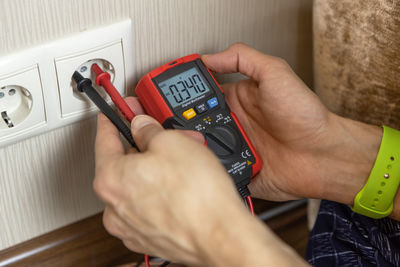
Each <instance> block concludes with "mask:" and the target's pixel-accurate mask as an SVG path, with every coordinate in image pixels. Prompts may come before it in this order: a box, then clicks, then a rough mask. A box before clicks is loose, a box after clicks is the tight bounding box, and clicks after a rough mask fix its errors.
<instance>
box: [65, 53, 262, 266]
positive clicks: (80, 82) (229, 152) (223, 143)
mask: <svg viewBox="0 0 400 267" xmlns="http://www.w3.org/2000/svg"><path fill="white" fill-rule="evenodd" d="M91 70H92V71H93V73H94V74H95V76H96V84H98V85H100V86H102V87H103V88H104V89H105V91H106V92H107V94H108V95H110V97H111V99H112V101H113V102H114V104H115V105H116V106H117V107H118V109H119V110H120V112H121V113H122V115H123V116H124V117H125V119H126V120H127V121H129V122H131V120H132V119H133V118H134V116H135V114H134V113H133V112H132V110H131V109H130V108H129V106H128V105H127V103H126V102H125V101H124V99H123V98H122V97H121V95H120V94H119V92H118V91H117V90H116V89H115V87H114V86H113V84H112V82H111V80H110V75H109V74H108V73H107V72H104V71H103V70H102V69H101V68H100V67H99V66H98V65H97V64H93V65H92V67H91ZM73 79H74V80H75V82H76V84H77V89H78V90H79V91H80V92H83V93H85V94H86V95H87V96H88V97H89V98H90V99H91V100H92V101H93V102H94V103H95V104H96V106H97V107H98V108H99V109H100V110H101V111H102V112H103V113H104V114H105V115H106V116H107V117H108V118H109V119H110V120H111V121H112V123H113V124H114V125H115V126H116V127H117V128H118V130H119V131H120V132H121V133H122V135H123V136H124V137H125V138H126V139H127V141H128V142H129V143H130V144H131V145H132V146H134V147H135V148H137V146H136V144H135V143H134V140H133V138H132V135H131V133H130V129H129V127H128V126H127V125H126V124H125V123H124V122H123V121H122V120H121V118H119V116H118V115H117V114H116V113H115V112H114V110H113V109H112V108H111V107H110V106H109V105H108V104H107V102H106V101H105V100H104V99H103V98H102V97H101V96H100V95H99V94H98V93H97V91H96V90H95V89H94V88H93V87H92V81H91V80H90V79H89V78H85V77H83V76H82V75H81V73H79V72H78V71H76V72H75V73H74V75H73ZM136 94H137V96H138V98H139V101H140V102H141V104H142V105H143V107H144V109H145V111H146V113H148V114H149V115H150V116H152V117H154V118H155V119H156V120H158V121H159V122H160V123H161V124H162V125H163V126H164V128H172V129H185V130H187V129H189V130H195V131H199V132H201V133H202V134H203V135H204V136H205V140H206V145H207V146H208V147H209V148H210V149H211V150H212V151H213V152H214V153H215V154H216V155H217V156H218V158H219V159H220V161H221V162H222V164H223V165H224V166H225V168H226V169H227V172H228V173H229V174H230V175H231V177H232V178H233V180H234V182H235V185H236V187H237V189H238V192H239V193H240V195H241V196H242V198H243V199H244V200H245V204H246V206H247V207H248V208H249V210H250V211H251V213H252V214H253V215H254V208H253V203H252V201H251V197H250V192H249V190H248V188H247V185H248V184H249V182H250V178H251V177H253V176H254V175H255V174H257V173H258V172H259V170H260V169H261V164H262V163H261V159H260V157H259V156H258V154H257V152H256V151H255V149H254V147H253V145H252V143H251V142H250V140H249V138H248V137H247V135H246V133H245V132H244V130H243V128H242V126H241V124H240V122H239V121H238V119H237V117H236V116H235V114H234V113H233V112H231V111H230V109H229V107H228V105H227V104H226V102H225V98H224V95H223V91H222V90H221V88H220V86H219V85H218V83H217V82H216V80H215V78H214V77H213V76H212V74H211V72H210V71H209V70H208V68H207V67H206V66H205V65H204V64H203V63H202V61H201V59H200V56H199V55H198V54H194V55H189V56H186V57H183V58H180V59H177V60H174V61H172V62H169V63H167V64H165V65H163V66H161V67H159V68H157V69H155V70H153V71H152V72H150V73H148V74H147V75H145V76H144V77H143V78H142V79H141V80H140V81H139V83H138V86H137V87H136ZM138 151H139V150H138ZM144 260H145V264H146V266H150V265H149V258H148V255H145V259H144ZM166 263H167V262H166ZM164 266H166V265H164Z"/></svg>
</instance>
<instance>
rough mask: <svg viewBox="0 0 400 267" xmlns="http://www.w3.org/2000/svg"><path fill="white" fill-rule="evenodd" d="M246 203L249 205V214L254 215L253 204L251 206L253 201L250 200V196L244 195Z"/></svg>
mask: <svg viewBox="0 0 400 267" xmlns="http://www.w3.org/2000/svg"><path fill="white" fill-rule="evenodd" d="M246 201H247V205H249V210H250V212H251V215H253V216H254V206H253V201H252V200H251V196H247V197H246Z"/></svg>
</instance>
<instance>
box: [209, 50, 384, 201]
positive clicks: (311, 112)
mask: <svg viewBox="0 0 400 267" xmlns="http://www.w3.org/2000/svg"><path fill="white" fill-rule="evenodd" d="M202 60H203V62H204V63H205V64H206V65H207V66H208V67H209V68H210V69H211V70H212V71H215V72H218V73H235V72H240V73H242V74H244V75H246V76H248V77H249V79H248V80H244V81H240V82H237V83H233V84H227V85H224V86H223V90H224V92H225V95H226V98H227V102H228V104H229V106H230V107H231V109H232V111H233V112H235V113H236V114H237V116H238V118H239V120H240V122H241V123H242V124H243V127H244V129H245V130H246V132H247V133H248V135H249V137H250V139H251V140H252V142H253V143H254V145H255V148H256V150H257V151H258V153H259V154H260V156H261V158H262V159H263V168H262V170H261V173H260V174H259V175H258V176H257V177H256V178H255V179H253V181H252V182H251V184H250V186H249V188H250V191H251V193H252V195H254V196H256V197H259V198H264V199H270V200H287V199H293V198H300V197H310V198H325V199H330V200H335V201H338V202H342V203H346V204H351V203H352V201H353V199H354V196H355V195H356V193H357V192H358V191H359V190H360V189H361V188H362V186H363V185H364V183H365V181H366V179H367V178H368V175H369V172H370V170H371V168H372V166H373V164H374V160H375V157H376V155H377V152H378V149H379V144H380V137H381V130H380V129H379V128H378V127H375V126H370V125H366V124H362V123H358V122H355V121H351V120H347V119H344V118H341V117H339V116H336V115H334V114H333V113H331V112H329V111H328V110H327V109H326V108H325V106H324V105H323V104H322V103H321V101H320V100H319V98H318V97H317V96H316V95H315V94H314V93H313V92H312V91H311V90H310V89H309V88H308V87H307V86H306V85H305V84H304V83H303V82H302V81H301V80H300V79H299V78H298V77H297V76H296V75H295V74H294V73H293V71H292V70H291V68H290V67H289V65H288V64H287V63H286V62H284V61H283V60H281V59H279V58H275V57H272V56H268V55H265V54H262V53H260V52H258V51H256V50H254V49H252V48H250V47H248V46H246V45H243V44H235V45H233V46H231V47H230V48H228V49H227V50H225V51H223V52H221V53H218V54H215V55H206V56H203V57H202Z"/></svg>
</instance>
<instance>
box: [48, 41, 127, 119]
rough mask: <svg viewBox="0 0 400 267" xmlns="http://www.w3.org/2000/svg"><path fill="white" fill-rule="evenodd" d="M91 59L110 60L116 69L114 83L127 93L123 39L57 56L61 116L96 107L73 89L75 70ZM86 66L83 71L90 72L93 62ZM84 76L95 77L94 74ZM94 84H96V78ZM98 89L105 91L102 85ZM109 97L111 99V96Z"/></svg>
mask: <svg viewBox="0 0 400 267" xmlns="http://www.w3.org/2000/svg"><path fill="white" fill-rule="evenodd" d="M89 60H93V61H94V62H96V63H99V61H100V62H101V60H105V61H107V62H109V63H110V64H111V65H112V67H113V70H114V77H113V78H114V79H113V84H114V86H115V88H117V90H118V91H119V92H120V93H121V95H123V96H124V95H125V88H126V83H125V66H124V54H123V48H122V40H118V41H116V42H114V43H111V44H107V45H104V46H101V47H96V48H94V49H91V50H89V51H82V52H80V53H77V54H73V55H68V56H66V57H62V58H57V59H55V65H56V71H57V77H58V91H59V94H60V101H61V116H62V117H63V118H64V117H68V116H74V115H76V114H79V113H82V112H86V111H88V110H91V109H95V108H96V107H95V106H94V105H93V104H92V102H91V101H90V100H89V99H87V98H86V96H85V95H82V96H77V94H81V93H79V92H76V88H75V89H73V84H74V83H73V81H72V79H71V78H72V74H73V73H74V71H75V70H77V69H78V68H79V67H80V66H82V64H84V63H86V62H88V61H89ZM90 62H92V61H90ZM84 66H85V67H87V69H86V70H85V71H83V73H88V74H90V73H91V70H90V66H91V64H84ZM100 67H102V66H100ZM84 76H86V77H93V75H84ZM93 85H95V83H94V79H93ZM96 89H98V91H99V92H101V91H103V90H102V89H101V88H100V87H97V88H96ZM74 90H75V92H74ZM103 95H104V94H103ZM107 99H108V100H109V98H107Z"/></svg>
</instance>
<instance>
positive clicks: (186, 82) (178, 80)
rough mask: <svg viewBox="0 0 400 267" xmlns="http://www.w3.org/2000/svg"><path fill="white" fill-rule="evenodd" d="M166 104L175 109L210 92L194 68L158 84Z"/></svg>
mask: <svg viewBox="0 0 400 267" xmlns="http://www.w3.org/2000/svg"><path fill="white" fill-rule="evenodd" d="M159 87H160V88H161V91H162V92H163V94H164V95H165V97H166V98H167V100H168V102H169V103H170V105H171V106H172V108H175V107H177V106H179V105H182V104H185V103H187V102H189V101H190V100H192V99H195V98H196V97H198V96H200V95H202V94H204V93H207V92H208V91H210V88H209V87H208V85H207V84H206V83H205V82H204V79H203V78H202V76H201V74H200V73H199V71H198V70H197V69H196V68H191V69H189V70H187V71H184V72H181V73H179V74H177V75H175V76H173V77H171V78H169V79H167V80H165V81H162V82H161V83H160V84H159Z"/></svg>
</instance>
